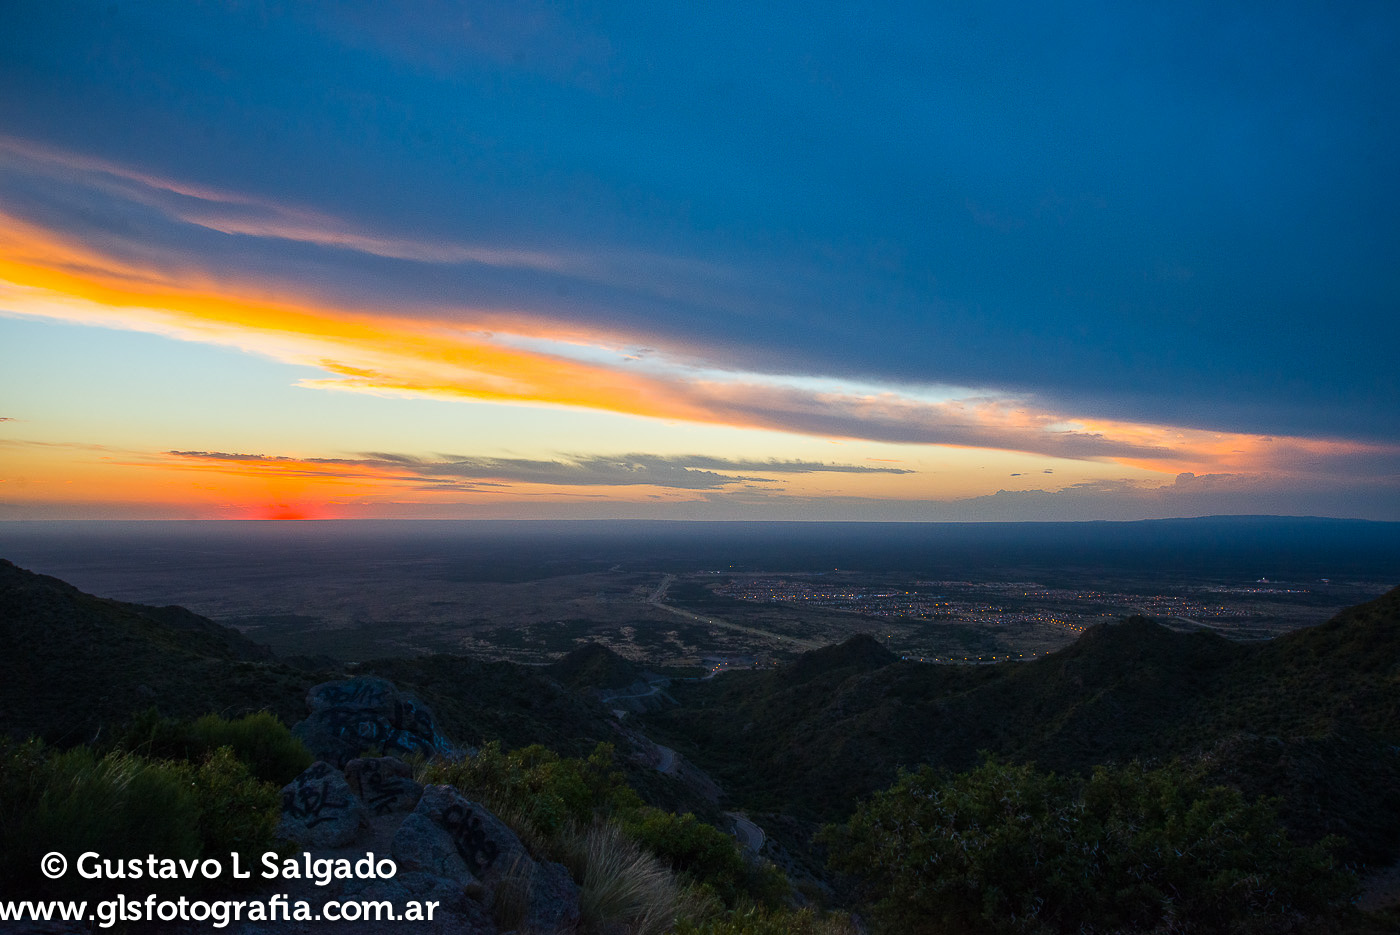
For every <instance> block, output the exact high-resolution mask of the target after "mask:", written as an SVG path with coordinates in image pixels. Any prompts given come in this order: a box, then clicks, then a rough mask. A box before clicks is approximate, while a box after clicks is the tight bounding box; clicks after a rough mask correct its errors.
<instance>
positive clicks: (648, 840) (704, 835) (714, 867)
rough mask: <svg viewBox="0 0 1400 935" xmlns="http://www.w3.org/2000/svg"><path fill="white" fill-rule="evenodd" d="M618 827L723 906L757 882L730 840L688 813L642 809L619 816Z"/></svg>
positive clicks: (729, 903)
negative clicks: (703, 887) (710, 890)
mask: <svg viewBox="0 0 1400 935" xmlns="http://www.w3.org/2000/svg"><path fill="white" fill-rule="evenodd" d="M622 827H623V828H624V829H625V830H626V832H627V834H628V835H629V836H630V837H632V838H633V839H634V840H636V841H637V843H639V844H640V845H641V846H642V847H645V848H646V849H647V850H649V851H651V852H652V853H653V854H656V855H657V856H658V857H660V858H662V859H663V860H665V861H667V862H668V863H669V864H670V865H671V866H672V867H673V868H675V869H676V870H678V871H680V872H681V873H684V874H685V875H686V876H688V877H689V878H690V879H692V880H694V881H695V882H697V883H700V884H702V885H704V886H708V887H710V888H711V889H712V890H713V891H714V892H715V894H716V895H717V896H719V897H720V898H721V899H723V900H724V902H725V905H728V906H732V905H734V904H735V903H736V902H737V901H738V900H739V898H740V896H742V895H744V894H747V893H749V891H750V884H751V883H752V882H754V881H755V880H756V879H758V874H757V872H756V871H754V870H753V869H751V868H750V866H749V863H748V862H747V861H746V860H745V859H744V857H743V855H742V854H740V853H739V849H738V847H737V846H735V843H734V839H733V838H731V837H730V836H729V835H727V834H725V833H724V832H723V831H720V830H719V829H718V828H715V827H713V826H711V825H707V824H705V823H704V822H702V821H699V820H698V819H697V818H696V817H695V816H694V815H692V814H689V813H686V814H684V815H675V814H672V813H671V812H667V811H662V810H661V809H659V808H651V807H647V806H644V807H641V808H637V809H633V810H631V811H630V812H628V813H626V814H625V815H623V816H622ZM784 884H785V881H784Z"/></svg>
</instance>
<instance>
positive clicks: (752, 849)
mask: <svg viewBox="0 0 1400 935" xmlns="http://www.w3.org/2000/svg"><path fill="white" fill-rule="evenodd" d="M724 814H726V815H728V816H729V817H730V818H732V819H734V837H736V838H738V839H739V844H740V845H742V846H743V848H744V850H746V851H748V852H749V853H750V854H757V853H758V852H759V851H761V850H763V842H764V841H766V840H768V836H767V835H765V834H764V833H763V829H762V828H760V827H759V826H758V825H756V824H754V823H753V822H751V821H749V820H748V819H747V818H745V817H744V816H743V815H741V814H740V813H739V812H725V813H724Z"/></svg>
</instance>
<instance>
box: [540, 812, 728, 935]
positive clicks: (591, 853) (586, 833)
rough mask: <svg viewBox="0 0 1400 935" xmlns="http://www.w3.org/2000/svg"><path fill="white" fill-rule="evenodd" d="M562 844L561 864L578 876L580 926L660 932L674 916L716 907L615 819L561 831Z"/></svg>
mask: <svg viewBox="0 0 1400 935" xmlns="http://www.w3.org/2000/svg"><path fill="white" fill-rule="evenodd" d="M561 844H562V845H563V849H564V851H565V853H564V854H563V857H564V863H565V865H566V866H568V868H569V871H570V873H572V874H573V876H574V879H576V880H578V881H580V890H581V892H580V898H579V911H580V914H581V915H582V917H583V924H584V926H585V930H593V931H598V930H600V929H601V928H602V927H603V926H604V925H611V926H616V925H617V924H618V923H621V924H623V925H625V926H626V927H627V931H628V932H629V933H630V935H662V933H664V932H666V931H669V930H670V928H671V926H672V925H674V923H675V922H676V920H677V919H678V918H682V917H686V918H692V919H699V918H703V917H705V916H706V915H709V914H712V913H713V912H714V911H715V910H716V908H717V907H716V906H715V905H714V900H713V899H711V898H709V897H706V896H704V895H703V894H700V893H698V892H696V891H695V890H693V889H691V888H689V887H685V886H683V885H682V884H681V883H680V881H679V880H677V878H676V875H675V874H674V873H673V872H672V871H671V868H670V867H668V866H667V865H666V864H665V863H664V862H663V861H661V860H660V859H659V858H657V857H656V856H654V855H653V854H650V853H648V852H647V851H645V850H643V849H642V848H641V847H640V846H638V845H637V843H636V842H635V841H633V840H632V839H630V838H628V837H627V836H626V835H625V834H623V832H622V829H621V828H619V827H618V826H617V825H614V824H611V823H608V822H602V821H599V822H595V823H593V824H592V825H590V826H588V827H587V828H586V829H579V830H575V831H573V832H572V833H570V834H567V835H565V836H563V840H562V841H561Z"/></svg>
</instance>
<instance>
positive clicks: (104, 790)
mask: <svg viewBox="0 0 1400 935" xmlns="http://www.w3.org/2000/svg"><path fill="white" fill-rule="evenodd" d="M0 761H3V765H0V799H3V802H0V822H3V827H0V840H3V841H4V842H5V846H4V847H3V848H0V879H4V880H6V881H8V882H12V883H14V884H15V885H16V894H17V895H18V894H27V893H49V894H54V895H78V894H84V893H92V894H94V895H99V894H105V893H108V892H110V891H112V888H113V887H116V886H118V885H119V884H120V882H121V881H112V882H107V883H94V882H93V881H88V880H83V879H82V878H81V877H79V876H78V875H77V874H76V873H74V872H70V873H69V874H68V875H67V876H66V877H64V879H63V880H61V881H57V882H52V883H51V882H50V881H47V880H46V879H44V878H43V877H42V876H41V875H40V873H39V861H40V859H41V858H42V857H43V855H44V854H46V853H48V852H49V851H58V852H59V853H61V854H63V855H65V856H67V857H68V858H69V860H70V861H76V859H77V857H78V855H79V854H81V853H82V852H84V851H97V852H98V853H99V854H101V855H102V856H104V857H110V858H117V859H122V858H132V857H144V856H145V855H147V854H156V855H159V856H160V857H169V858H174V859H186V860H188V859H193V858H196V857H198V856H199V853H200V833H199V814H200V812H199V804H198V801H197V796H196V793H195V790H194V787H193V784H192V782H191V771H190V769H189V768H188V767H187V766H185V765H184V764H176V763H170V762H165V761H150V760H146V759H144V758H142V757H139V756H136V755H134V754H130V753H121V752H114V753H109V754H107V755H106V756H103V757H98V756H97V755H96V754H94V753H93V751H91V750H90V749H88V748H86V747H77V748H75V749H73V750H68V751H65V752H63V753H57V754H49V753H48V752H47V751H45V750H43V748H42V747H41V746H39V745H38V744H37V743H34V742H31V743H28V744H24V745H21V746H18V747H10V748H8V749H5V750H4V751H3V753H0ZM26 898H27V896H26Z"/></svg>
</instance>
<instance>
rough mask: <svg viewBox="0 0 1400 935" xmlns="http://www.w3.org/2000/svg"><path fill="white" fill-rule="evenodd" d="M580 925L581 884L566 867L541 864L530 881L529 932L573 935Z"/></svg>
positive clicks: (527, 921) (537, 865)
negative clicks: (575, 880)
mask: <svg viewBox="0 0 1400 935" xmlns="http://www.w3.org/2000/svg"><path fill="white" fill-rule="evenodd" d="M578 924H579V891H578V884H576V883H575V882H574V879H573V877H571V876H569V870H568V868H567V867H565V866H564V865H563V864H556V863H550V862H548V861H541V862H540V863H537V864H536V865H535V875H534V877H533V878H532V879H531V880H530V909H529V913H528V915H527V916H526V921H525V927H524V928H525V931H527V932H545V933H551V935H552V933H555V932H573V931H575V930H577V929H578Z"/></svg>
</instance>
